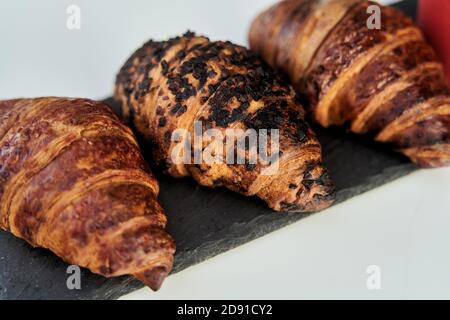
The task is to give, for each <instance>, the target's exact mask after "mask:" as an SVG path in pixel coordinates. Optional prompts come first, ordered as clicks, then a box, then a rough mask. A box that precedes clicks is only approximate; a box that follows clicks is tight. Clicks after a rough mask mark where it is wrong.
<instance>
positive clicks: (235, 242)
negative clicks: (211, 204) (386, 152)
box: [83, 164, 417, 299]
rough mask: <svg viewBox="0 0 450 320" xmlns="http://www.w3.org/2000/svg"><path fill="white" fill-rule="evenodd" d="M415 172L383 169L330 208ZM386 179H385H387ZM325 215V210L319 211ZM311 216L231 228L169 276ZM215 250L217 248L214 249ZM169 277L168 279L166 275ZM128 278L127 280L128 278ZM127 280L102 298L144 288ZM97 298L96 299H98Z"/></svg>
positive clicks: (188, 255) (185, 257) (183, 258)
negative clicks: (126, 284) (245, 229)
mask: <svg viewBox="0 0 450 320" xmlns="http://www.w3.org/2000/svg"><path fill="white" fill-rule="evenodd" d="M386 171H388V172H386ZM415 171H417V167H416V166H415V165H414V164H406V165H400V166H396V167H390V168H388V169H386V170H385V171H383V172H381V173H380V174H378V175H375V176H372V177H370V178H369V179H367V181H366V183H364V184H361V185H359V186H356V187H352V188H350V189H343V190H340V191H339V192H338V194H337V198H336V202H335V203H334V205H333V206H336V205H338V204H340V203H343V202H345V201H346V200H348V199H350V198H352V199H353V198H354V197H356V196H358V195H361V194H364V193H366V192H368V191H372V190H375V189H377V188H379V187H381V186H383V185H385V184H387V183H389V182H392V181H394V180H397V179H399V178H401V177H404V176H407V175H409V174H410V173H412V172H415ZM386 177H388V178H386ZM323 212H326V210H325V211H322V213H323ZM312 214H314V213H303V214H298V213H292V214H287V218H286V214H283V213H275V212H274V215H284V216H283V219H279V220H274V222H273V224H271V225H270V224H269V225H267V224H266V228H265V229H248V230H247V231H248V233H245V232H242V229H239V232H238V233H234V232H232V230H234V228H233V226H232V227H231V228H230V229H229V230H227V236H226V237H224V238H222V239H221V240H220V241H214V242H213V241H210V242H205V243H204V244H203V245H201V246H200V247H197V248H195V249H193V250H191V251H186V252H183V253H180V254H179V255H178V256H177V263H176V264H175V266H174V269H173V271H172V273H171V274H175V273H178V272H180V271H182V270H184V269H187V268H189V267H191V266H194V265H196V264H198V263H201V262H204V261H206V260H208V259H211V258H213V257H215V256H218V255H220V254H222V253H225V252H227V251H229V250H231V249H235V248H237V247H239V246H240V245H243V244H245V243H248V242H250V241H253V240H256V239H258V238H260V237H263V236H265V235H267V234H269V233H271V232H274V231H276V230H279V229H281V228H283V227H285V226H288V225H290V224H292V223H294V222H297V221H299V220H301V219H303V218H306V217H308V216H310V215H312ZM265 217H266V216H259V217H257V218H256V219H255V220H259V219H264V218H265ZM249 225H254V223H249ZM217 248H220V249H219V250H217ZM198 252H201V254H198ZM196 257H200V258H197V259H196ZM169 277H170V276H169ZM127 278H128V277H127ZM128 281H130V283H129V286H125V287H123V290H119V291H116V292H110V294H108V297H105V295H104V293H103V294H102V296H103V299H104V298H106V299H117V298H120V297H121V296H123V295H126V294H129V293H131V292H134V291H136V290H139V289H141V288H143V287H144V286H143V285H142V283H141V282H137V281H134V279H129V280H128ZM89 298H90V297H83V299H89ZM97 298H99V297H97Z"/></svg>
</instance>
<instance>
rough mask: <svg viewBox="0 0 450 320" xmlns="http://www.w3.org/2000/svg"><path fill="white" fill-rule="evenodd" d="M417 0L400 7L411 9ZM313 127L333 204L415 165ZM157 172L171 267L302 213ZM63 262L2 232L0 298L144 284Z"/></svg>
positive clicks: (86, 295) (112, 291)
mask: <svg viewBox="0 0 450 320" xmlns="http://www.w3.org/2000/svg"><path fill="white" fill-rule="evenodd" d="M415 2H416V0H407V1H404V2H401V3H399V4H397V6H398V7H400V8H401V9H403V10H404V11H405V12H407V13H408V14H409V15H411V16H413V15H414V12H415ZM107 102H108V103H110V104H113V103H112V101H111V100H110V99H108V100H107ZM315 130H316V133H317V134H318V136H319V140H320V141H321V142H322V146H323V154H324V162H325V165H326V166H327V167H328V169H329V171H330V174H331V176H332V178H333V180H334V181H335V183H336V186H337V190H338V192H337V201H336V203H339V202H342V201H344V200H347V199H349V198H351V197H354V196H356V195H358V194H361V193H363V192H365V191H368V190H370V189H373V188H375V187H378V186H380V185H383V184H385V183H388V182H389V181H392V180H394V179H396V178H398V177H401V176H403V175H406V174H408V173H410V172H412V171H414V170H416V167H415V166H414V165H412V164H411V163H410V162H409V161H408V160H407V159H406V158H405V157H403V156H401V155H399V154H397V153H394V152H392V151H390V150H389V149H387V148H386V147H385V146H382V145H379V144H376V143H372V142H370V141H367V140H366V139H364V138H363V137H357V136H355V135H352V134H347V133H346V132H343V131H342V130H339V129H330V130H324V129H320V128H315ZM143 149H145V146H143ZM157 176H158V178H159V181H160V184H161V194H160V200H161V202H162V204H163V207H164V208H165V209H166V212H167V215H168V217H169V223H168V231H169V232H170V234H172V236H173V237H174V238H175V240H176V243H177V253H176V257H175V266H174V270H173V273H175V272H179V271H181V270H183V269H185V268H187V267H189V266H191V265H194V264H196V263H199V262H201V261H203V260H206V259H208V258H210V257H212V256H215V255H217V254H219V253H222V252H224V251H227V250H229V249H231V248H234V247H236V246H239V245H240V244H243V243H245V242H248V241H250V240H253V239H255V238H258V237H260V236H262V235H264V234H266V233H269V232H271V231H274V230H276V229H279V228H281V227H283V226H285V225H288V224H290V223H292V222H295V221H297V220H299V219H301V218H304V217H306V216H307V214H278V213H275V212H272V211H271V210H270V209H268V208H267V207H266V205H265V204H264V203H263V202H262V201H260V200H258V199H256V198H248V197H244V196H241V195H239V194H236V193H233V192H230V191H228V190H225V189H216V190H211V189H207V188H203V187H199V186H197V185H196V183H195V182H194V181H192V180H190V179H178V180H176V179H172V178H170V177H165V176H161V175H158V174H157ZM67 266H68V265H67V264H65V263H64V262H63V261H62V260H61V259H59V258H58V257H56V256H55V255H53V254H52V253H51V252H49V251H48V250H44V249H38V248H32V247H30V246H29V245H28V244H27V243H25V242H24V241H22V240H20V239H18V238H15V237H14V236H12V235H10V234H8V233H6V232H3V231H0V299H115V298H118V297H120V296H121V295H124V294H126V293H129V292H132V291H134V290H136V289H139V288H141V287H142V284H141V283H140V282H138V281H136V280H134V279H132V278H130V277H121V278H115V279H106V278H103V277H100V276H97V275H94V274H92V273H91V272H89V271H88V270H85V269H83V270H82V275H81V286H82V288H81V290H68V289H67V286H66V280H67V277H68V276H69V275H68V274H67V273H66V270H67Z"/></svg>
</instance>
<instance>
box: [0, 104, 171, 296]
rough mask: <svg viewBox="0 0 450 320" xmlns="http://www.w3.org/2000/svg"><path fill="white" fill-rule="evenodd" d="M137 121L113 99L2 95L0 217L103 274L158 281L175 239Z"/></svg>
mask: <svg viewBox="0 0 450 320" xmlns="http://www.w3.org/2000/svg"><path fill="white" fill-rule="evenodd" d="M158 191H159V187H158V183H157V181H156V180H155V178H154V177H153V175H152V173H151V172H150V171H149V168H148V166H147V164H146V163H145V161H144V160H143V158H142V156H141V153H140V149H139V147H138V145H137V142H136V139H135V137H134V136H133V134H132V132H131V130H130V129H129V128H127V127H126V126H125V125H123V124H122V123H121V122H120V120H119V119H118V118H117V116H116V115H114V114H113V113H112V111H111V110H110V109H109V108H108V107H107V106H106V105H105V104H103V103H100V102H94V101H91V100H86V99H68V98H37V99H17V100H7V101H0V227H1V228H2V229H4V230H6V231H9V232H11V233H13V234H14V235H15V236H17V237H20V238H22V239H25V240H26V241H27V242H29V243H30V244H31V245H33V246H39V247H43V248H48V249H50V250H51V251H53V252H54V253H55V254H56V255H58V256H60V257H61V258H63V259H64V260H65V261H67V262H68V263H71V264H76V265H79V266H82V267H86V268H89V269H90V270H91V271H92V272H94V273H98V274H101V275H103V276H107V277H110V276H120V275H133V276H135V277H137V278H138V279H140V280H141V281H143V282H144V283H145V284H147V285H148V286H149V287H151V288H152V289H155V290H156V289H158V288H159V287H160V285H161V283H162V281H163V279H164V278H165V277H166V276H167V274H168V273H169V271H170V270H171V268H172V261H173V254H174V251H175V246H174V242H173V240H172V239H171V237H170V236H169V235H168V234H167V233H166V231H165V230H164V229H165V225H166V216H165V214H164V211H163V209H162V208H161V206H160V205H159V203H158V200H157V195H158Z"/></svg>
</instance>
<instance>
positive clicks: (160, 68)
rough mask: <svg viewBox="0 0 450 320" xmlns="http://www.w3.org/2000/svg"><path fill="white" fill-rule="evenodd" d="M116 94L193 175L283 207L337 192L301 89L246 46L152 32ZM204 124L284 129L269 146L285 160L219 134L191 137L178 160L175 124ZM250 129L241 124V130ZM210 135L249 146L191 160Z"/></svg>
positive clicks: (168, 166)
mask: <svg viewBox="0 0 450 320" xmlns="http://www.w3.org/2000/svg"><path fill="white" fill-rule="evenodd" d="M115 98H116V100H117V101H118V102H119V103H120V104H121V106H122V113H123V115H124V117H125V118H126V119H128V120H129V121H132V122H133V123H134V127H135V128H136V129H137V131H138V132H139V133H140V134H141V135H142V136H143V137H144V138H146V139H147V140H148V141H149V142H150V144H149V146H150V150H151V152H152V154H153V157H154V159H155V161H156V162H157V164H158V165H159V166H160V167H162V168H163V169H164V170H165V171H166V172H167V173H169V174H171V175H172V176H174V177H185V176H192V177H193V178H194V179H195V180H196V181H197V182H198V183H199V184H201V185H203V186H208V187H217V186H225V187H227V188H228V189H230V190H233V191H235V192H238V193H241V194H244V195H247V196H253V195H256V196H258V197H259V198H261V199H262V200H264V201H265V202H266V203H267V204H268V205H269V206H270V207H271V208H272V209H274V210H277V211H292V212H304V211H317V210H320V209H323V208H325V207H327V206H329V205H330V204H331V203H332V201H333V199H334V186H333V184H332V182H331V180H330V178H329V175H328V173H327V171H326V170H325V169H324V167H323V166H322V155H321V146H320V144H319V142H318V140H317V138H316V136H315V135H314V133H313V131H312V130H311V128H310V127H309V126H308V124H307V123H306V122H305V119H304V110H303V108H302V106H301V105H300V104H299V103H298V101H297V100H296V96H295V93H294V91H293V89H292V88H291V87H289V86H288V85H286V84H285V83H284V82H283V81H281V80H280V79H279V78H278V77H277V76H276V75H275V74H274V72H273V71H272V69H271V68H270V67H269V66H268V65H266V64H265V63H264V62H262V61H261V60H260V59H259V58H257V57H256V56H255V55H254V54H252V53H251V52H250V51H249V50H247V49H245V48H243V47H240V46H237V45H234V44H232V43H230V42H221V41H217V42H213V41H210V40H209V39H208V38H206V37H201V36H196V35H195V34H193V33H191V32H188V33H186V34H185V35H183V36H181V37H176V38H173V39H170V40H168V41H163V42H155V41H149V42H147V43H145V44H144V45H143V46H142V47H141V48H140V49H138V50H137V51H136V52H135V53H134V54H133V55H132V56H131V57H130V58H129V59H128V61H127V62H126V63H125V65H124V66H123V67H122V68H121V70H120V72H119V74H118V76H117V81H116V87H115ZM196 125H199V127H200V129H201V131H202V132H203V131H204V130H209V129H214V130H216V131H218V132H219V133H223V136H222V138H223V137H225V136H226V135H227V132H228V131H229V130H236V132H239V130H238V129H241V133H242V132H244V133H246V132H247V131H248V130H250V129H253V130H255V131H258V130H262V131H263V130H265V129H267V130H268V131H270V134H268V135H267V136H269V135H271V134H272V130H275V131H274V135H276V134H278V142H277V141H276V140H275V139H273V140H271V139H269V140H270V141H274V142H273V145H272V142H268V144H267V150H266V151H268V149H272V147H274V148H273V149H276V150H275V153H276V155H277V157H276V160H275V161H263V160H264V159H263V158H262V157H258V161H256V163H251V161H247V160H251V158H249V157H251V155H252V154H253V153H252V152H250V150H247V149H244V150H243V149H242V148H238V144H237V143H236V144H231V145H230V144H226V143H223V140H220V139H221V138H220V136H219V137H217V136H216V138H217V139H216V141H215V142H210V143H209V144H208V143H205V142H204V141H203V143H202V144H200V147H198V146H197V147H198V148H194V146H193V144H192V143H191V146H190V147H191V151H192V152H190V153H191V155H190V157H189V155H187V156H186V154H185V153H183V157H184V159H186V160H187V161H181V162H180V161H175V160H176V158H175V160H174V157H173V153H174V151H175V148H176V147H177V146H178V144H177V143H176V142H175V141H174V139H173V138H174V137H173V136H174V133H176V132H177V131H178V130H180V129H182V130H184V131H185V132H187V137H186V136H184V138H183V139H187V140H186V141H188V140H189V139H192V137H193V136H195V135H196ZM233 132H234V131H233ZM243 136H244V137H245V135H239V133H237V134H236V136H235V138H236V140H237V138H239V137H241V138H242V137H243ZM271 137H272V136H271ZM183 139H182V140H183ZM183 141H185V140H183ZM217 141H219V142H217ZM216 142H217V144H215V143H216ZM211 145H213V146H215V147H214V148H212V149H213V150H214V151H212V152H211V153H212V154H213V153H215V154H216V155H222V160H223V159H224V158H226V159H228V156H230V155H234V156H236V155H237V154H241V156H242V158H245V159H244V160H245V161H244V163H242V162H241V163H239V162H237V161H235V162H233V161H231V163H229V162H228V161H220V159H219V160H218V161H216V162H214V163H211V162H208V161H197V162H196V161H194V160H195V159H194V160H192V158H194V156H195V152H196V150H197V151H198V150H199V151H200V152H205V151H206V149H207V148H210V147H211ZM221 145H222V147H221ZM272 151H273V150H272ZM175 153H176V152H175ZM274 165H276V166H275V167H277V169H276V170H272V169H274V168H275V167H274ZM269 172H270V173H269Z"/></svg>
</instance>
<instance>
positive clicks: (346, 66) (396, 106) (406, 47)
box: [249, 0, 450, 167]
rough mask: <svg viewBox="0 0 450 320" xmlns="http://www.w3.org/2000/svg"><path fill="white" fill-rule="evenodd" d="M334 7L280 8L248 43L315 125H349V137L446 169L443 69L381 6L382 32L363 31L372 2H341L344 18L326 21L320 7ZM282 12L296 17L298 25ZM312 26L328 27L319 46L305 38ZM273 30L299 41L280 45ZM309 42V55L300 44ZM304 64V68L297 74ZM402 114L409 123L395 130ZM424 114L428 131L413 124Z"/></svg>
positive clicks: (415, 34) (449, 159)
mask: <svg viewBox="0 0 450 320" xmlns="http://www.w3.org/2000/svg"><path fill="white" fill-rule="evenodd" d="M333 2H339V1H338V0H284V1H281V2H280V3H278V4H276V5H275V6H273V7H272V8H270V9H268V10H267V11H265V12H263V13H262V14H261V15H260V16H259V17H257V18H256V20H255V22H254V23H253V26H252V28H251V30H250V36H249V39H250V45H251V47H252V49H254V50H256V51H257V52H258V53H260V54H261V55H262V56H263V58H264V59H265V60H266V61H268V62H269V63H270V64H272V65H273V66H274V67H275V68H277V69H279V70H281V71H282V72H284V73H285V74H287V75H288V76H289V77H290V79H291V81H292V82H293V84H294V85H295V87H296V89H297V90H298V92H299V93H300V94H302V95H304V96H305V98H306V99H305V100H307V101H308V102H309V110H310V111H311V112H312V113H313V115H314V118H315V120H316V121H317V122H319V123H320V124H321V125H323V126H325V127H327V126H330V125H343V124H349V126H350V128H351V130H352V131H354V132H356V133H371V134H372V135H373V136H375V138H376V140H378V141H382V142H387V143H390V144H391V145H392V146H393V147H394V148H395V149H398V150H399V151H402V152H404V153H405V154H406V155H407V156H408V157H410V158H411V159H412V160H413V161H414V162H416V163H418V164H419V165H421V166H426V167H429V166H441V165H448V164H450V153H449V149H448V136H449V135H450V132H449V131H450V127H449V126H448V119H447V118H446V117H448V112H447V111H448V108H449V106H448V102H446V98H447V97H448V96H449V94H450V92H449V89H448V84H447V82H446V80H445V77H444V74H443V70H442V65H441V64H440V63H439V62H438V61H437V57H436V55H435V53H434V51H433V49H431V47H430V46H429V45H427V44H426V43H425V42H424V40H423V37H422V34H421V32H420V31H419V29H418V28H417V27H416V26H414V24H413V22H412V21H411V20H410V19H409V18H407V17H406V16H405V15H404V14H403V13H401V12H400V11H398V10H397V9H394V8H391V7H383V6H380V7H381V17H382V24H381V29H369V28H368V27H367V19H368V17H369V14H368V13H367V8H368V6H370V5H372V4H375V3H374V2H371V1H363V0H361V1H356V2H353V3H351V2H347V1H340V3H341V5H340V6H339V8H340V11H339V12H341V13H344V14H343V15H342V16H339V17H340V18H339V19H334V20H332V18H331V16H332V15H331V13H326V11H325V10H324V8H327V7H329V6H330V4H331V3H333ZM286 8H296V12H302V14H301V19H300V20H299V16H298V15H299V14H297V15H295V14H294V13H292V11H288V10H287V9H286ZM323 12H325V14H322V13H323ZM272 17H277V18H276V19H273V20H271V18H272ZM318 17H319V18H318ZM313 20H318V21H323V22H322V23H323V24H325V25H328V26H330V23H329V21H333V23H334V25H333V26H332V28H327V29H326V31H325V32H323V33H322V35H321V37H319V38H320V39H322V42H320V43H319V42H317V41H316V40H315V39H316V38H317V37H316V38H314V36H313V35H312V33H311V32H310V31H308V28H309V27H308V23H309V21H313ZM262 21H264V22H265V25H263V24H262V23H261V22H262ZM316 23H317V22H316ZM274 30H289V34H297V35H301V36H297V37H294V38H289V41H287V40H288V38H286V37H285V36H284V35H283V33H282V32H279V31H274ZM325 33H326V34H325ZM311 43H312V44H313V45H312V47H313V48H314V50H311V49H308V48H307V46H306V45H305V44H311ZM312 51H314V54H313V55H311V52H312ZM274 55H276V56H277V57H283V59H274ZM305 61H306V62H305ZM305 64H307V65H308V66H307V68H306V69H305V68H298V65H305ZM422 105H425V106H426V107H420V106H422ZM408 110H415V111H416V112H415V113H414V114H415V116H413V118H412V119H413V120H411V117H408V122H403V123H402V121H403V120H402V119H403V118H404V117H406V116H402V115H403V114H404V113H406V114H408V112H407V111H408ZM423 110H427V111H426V114H427V115H428V116H429V117H430V119H427V126H423V125H419V123H421V122H422V121H423V120H422V119H421V116H422V114H421V112H425V111H423ZM437 110H441V111H439V112H438V111H437ZM442 110H445V111H442ZM436 115H439V117H435V116H436ZM433 119H434V120H433ZM405 121H406V120H405ZM430 121H436V123H435V124H432V123H431V122H430ZM406 123H407V124H408V125H405V124H406ZM419 128H421V129H419ZM399 130H400V131H399ZM402 131H404V132H402ZM428 131H429V132H428ZM437 131H439V132H437ZM412 132H414V135H415V136H413V134H412ZM405 142H408V143H405ZM433 152H434V154H433ZM427 161H429V163H427Z"/></svg>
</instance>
